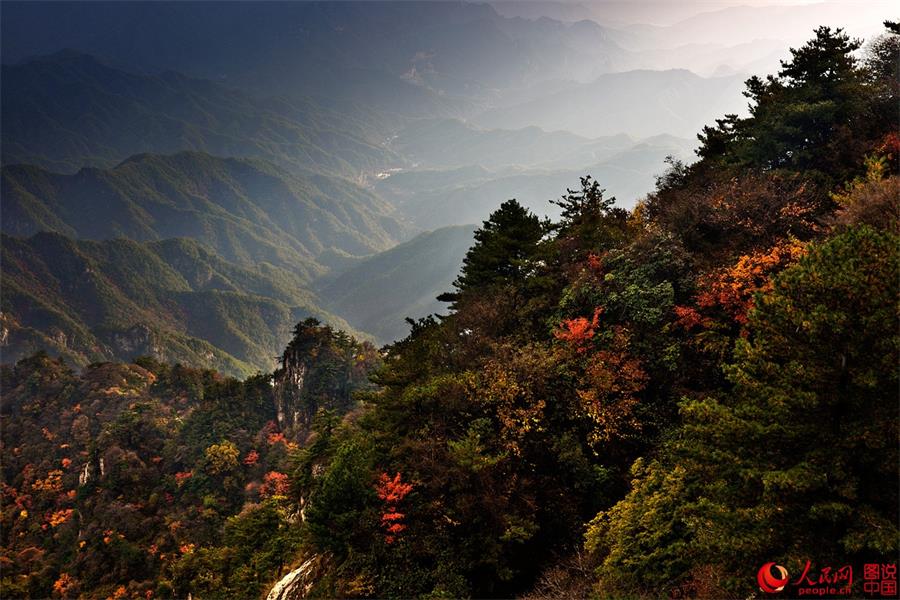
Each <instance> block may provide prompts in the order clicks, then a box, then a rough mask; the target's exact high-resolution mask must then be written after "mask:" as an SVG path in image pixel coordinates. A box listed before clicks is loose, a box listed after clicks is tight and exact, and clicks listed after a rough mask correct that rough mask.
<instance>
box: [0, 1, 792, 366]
mask: <svg viewBox="0 0 900 600" xmlns="http://www.w3.org/2000/svg"><path fill="white" fill-rule="evenodd" d="M594 8H595V7H592V6H589V5H585V6H580V5H577V4H574V3H552V2H550V3H532V4H529V5H528V6H518V7H516V6H513V5H512V4H510V5H503V6H500V5H497V6H492V5H489V4H483V3H468V2H414V3H410V2H402V3H390V2H388V3H384V2H342V3H327V2H326V3H320V2H303V3H299V2H298V3H240V2H235V3H220V4H217V5H216V9H215V10H210V5H208V4H206V3H191V2H178V3H174V2H170V3H156V2H130V3H84V2H46V3H28V2H4V4H3V19H2V21H0V29H2V36H0V39H2V41H0V44H2V55H3V65H2V73H0V77H2V82H3V85H2V87H0V107H2V110H0V121H2V127H0V143H2V154H0V160H2V164H3V167H2V183H0V194H2V217H3V218H2V223H0V229H2V232H3V234H4V238H3V253H4V254H3V256H4V261H3V265H2V272H3V279H4V285H3V289H2V290H0V296H2V305H3V315H2V319H3V330H2V339H3V342H2V349H3V353H4V360H15V359H16V358H19V357H21V356H23V355H25V354H27V353H28V352H31V351H32V350H35V349H39V348H48V349H52V350H53V351H54V352H56V353H59V354H62V355H64V356H66V357H68V358H69V359H71V360H72V361H74V362H75V363H77V364H85V363H87V362H91V361H96V360H109V359H113V358H115V359H130V358H132V357H133V356H134V355H135V354H136V353H140V352H150V353H151V354H154V355H156V356H157V357H159V358H162V359H165V360H171V361H184V362H187V363H195V364H197V365H200V366H212V367H215V368H218V369H221V370H223V371H226V372H228V373H232V374H237V375H245V374H247V373H250V372H252V371H253V370H255V369H263V370H265V369H269V368H271V366H272V364H273V363H272V359H273V357H274V354H275V353H277V351H278V350H279V349H280V348H281V347H283V346H284V344H285V343H286V341H287V339H288V337H289V333H290V327H291V324H292V323H294V322H296V321H297V320H298V319H299V318H300V317H305V316H310V315H312V316H316V317H317V318H320V319H322V320H324V321H326V322H328V323H330V324H332V325H334V326H336V327H339V328H345V329H347V328H349V329H350V330H353V331H355V333H356V334H358V335H359V336H360V337H364V338H368V339H371V340H373V341H375V342H378V343H387V342H391V341H393V340H396V339H398V338H399V337H402V336H403V335H404V334H405V333H406V331H407V330H408V324H407V323H406V321H405V318H406V317H414V318H418V317H421V316H424V315H426V314H428V313H429V312H434V311H438V312H440V311H443V310H445V306H444V305H442V304H441V303H439V302H437V301H436V300H435V296H436V295H437V294H439V293H441V292H444V291H447V290H448V288H449V286H450V284H451V282H452V281H453V279H454V277H455V276H456V274H457V271H458V269H459V266H460V264H461V261H462V258H463V256H464V254H465V252H466V249H467V248H468V246H469V245H470V243H471V239H472V238H471V233H472V228H473V226H474V225H475V224H478V223H480V222H481V221H483V220H485V219H487V218H488V216H489V215H490V213H491V211H493V210H494V209H495V208H496V207H497V206H498V205H499V204H500V203H501V202H503V201H505V200H507V199H509V198H512V197H515V198H518V199H519V200H520V202H522V204H523V205H525V206H527V207H528V208H530V209H531V210H533V211H534V212H535V213H537V214H539V215H542V216H543V215H547V216H555V212H554V211H555V207H554V206H553V205H551V204H550V203H549V200H551V199H553V198H556V197H558V196H559V195H560V194H561V193H563V192H564V190H565V189H566V188H568V187H576V186H577V185H578V181H579V177H581V176H583V175H585V174H591V175H593V176H594V178H595V179H597V180H598V181H599V182H600V184H601V186H602V187H604V188H606V190H607V196H615V197H616V199H617V202H618V204H619V205H620V206H624V207H629V206H632V205H633V204H634V203H635V202H636V201H638V200H639V199H640V198H641V197H642V196H643V195H645V194H646V193H647V192H648V191H649V190H651V189H652V187H653V185H654V181H655V176H656V175H658V174H659V173H661V172H662V171H663V170H664V169H665V162H664V160H665V158H666V157H667V156H673V157H675V158H678V159H681V160H686V161H690V160H691V158H692V151H693V150H694V148H695V146H696V141H695V140H694V134H695V132H696V131H698V130H699V129H700V128H701V127H702V126H703V125H705V124H708V123H710V122H711V121H712V119H713V118H715V117H718V116H721V114H723V113H726V112H740V111H742V110H744V104H745V101H746V100H745V99H744V98H743V97H742V96H741V95H740V93H739V92H740V89H741V85H742V83H741V82H742V80H743V78H744V77H745V73H744V70H745V66H746V65H751V64H754V61H765V60H769V58H770V55H771V54H772V53H773V52H776V51H777V50H778V49H779V48H780V46H779V44H781V43H782V42H781V41H779V40H769V41H766V42H765V43H762V42H760V43H757V42H752V43H751V40H748V39H743V38H742V37H741V36H740V35H737V34H735V35H733V36H724V37H723V36H722V35H718V34H716V35H718V37H716V35H713V34H712V33H710V32H704V27H707V26H712V25H715V26H716V27H720V28H723V27H725V24H726V23H727V21H728V19H729V18H730V17H733V16H743V17H746V18H747V19H748V23H751V24H752V26H753V27H754V28H757V29H758V27H759V24H760V23H761V22H763V21H764V20H765V19H764V17H760V15H766V14H770V13H769V12H766V11H765V10H762V12H760V11H759V10H756V9H748V10H747V11H743V12H741V11H736V12H735V11H731V12H729V11H711V12H709V13H708V14H697V15H693V16H690V17H689V18H686V19H683V21H684V22H681V21H679V20H678V19H676V18H674V17H672V18H669V17H668V16H667V17H666V19H667V22H666V23H662V22H660V23H654V24H643V25H635V24H633V23H629V22H628V19H627V18H626V16H627V14H629V12H628V11H629V8H628V6H627V5H626V4H623V3H617V4H616V8H615V10H611V11H610V12H608V15H619V17H621V18H619V17H617V18H616V19H611V20H604V19H602V18H600V17H598V16H597V14H596V12H595V10H594ZM670 8H671V7H668V8H665V10H664V11H663V12H664V13H665V14H666V15H669V13H672V14H675V12H677V11H674V12H673V11H672V10H670ZM548 11H549V12H548ZM661 14H662V13H661ZM808 14H809V11H805V10H799V9H798V10H796V11H787V12H786V13H785V15H787V16H788V17H789V18H790V19H792V23H794V25H796V23H797V22H800V21H802V20H803V19H805V18H807V16H808ZM670 16H671V15H670ZM666 19H664V20H666ZM793 28H794V26H793V25H792V28H789V29H791V30H793ZM783 29H785V28H781V29H778V31H782V30H783ZM773 31H774V30H773ZM670 42H671V43H670ZM672 43H674V45H672ZM682 63H686V64H690V65H693V67H695V71H702V73H703V75H704V76H701V75H699V74H697V73H696V72H692V71H690V70H687V69H685V68H671V67H679V66H684V65H683V64H682ZM693 67H692V68H693ZM712 74H714V75H716V76H710V75H712Z"/></svg>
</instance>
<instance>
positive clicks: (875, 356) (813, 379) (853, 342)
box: [587, 227, 900, 593]
mask: <svg viewBox="0 0 900 600" xmlns="http://www.w3.org/2000/svg"><path fill="white" fill-rule="evenodd" d="M898 241H900V240H898V238H897V237H896V236H895V235H892V234H888V233H879V232H877V231H875V230H873V229H871V228H867V227H862V228H858V229H854V230H850V231H848V232H846V233H843V234H841V235H838V236H835V237H834V238H832V239H830V240H828V241H826V242H824V243H822V244H818V245H815V246H813V247H812V248H811V250H810V252H809V254H808V256H806V257H805V258H803V259H801V261H800V263H799V264H797V265H796V266H794V267H790V268H788V269H787V270H785V271H784V272H783V273H782V274H781V275H779V276H778V277H777V278H776V279H775V283H774V289H773V290H772V292H771V293H768V294H765V295H762V296H761V297H760V298H759V302H758V304H757V307H756V309H755V310H754V311H753V312H752V313H751V315H750V325H749V332H750V335H749V337H748V338H747V339H745V340H739V341H738V344H737V346H736V350H735V356H734V361H735V362H734V363H733V364H732V365H730V366H729V367H728V370H727V371H728V378H729V380H730V381H731V382H732V383H733V385H734V390H733V391H732V392H731V393H729V394H727V395H724V396H722V397H721V398H718V399H717V398H702V399H697V400H687V401H685V402H684V403H683V405H682V414H683V417H684V420H685V423H684V426H683V428H682V430H681V432H680V433H679V435H678V436H677V437H675V438H673V439H672V440H671V441H670V442H669V443H667V444H666V446H665V447H664V450H663V454H662V457H661V459H660V460H654V461H650V462H649V463H646V464H644V463H640V462H639V463H636V465H635V467H634V469H633V476H634V483H633V490H632V492H631V493H630V494H629V495H628V496H627V497H626V498H625V500H623V501H622V502H620V503H619V504H618V505H616V507H614V508H613V509H611V510H610V511H607V512H605V513H601V515H599V516H598V517H597V518H596V519H595V520H594V523H593V524H592V526H591V529H590V530H589V533H588V538H587V539H588V546H589V548H590V549H591V550H593V551H595V552H599V553H600V554H601V555H602V556H603V557H604V562H603V564H602V566H601V568H600V578H601V583H602V586H603V587H604V589H606V590H607V591H608V592H609V593H621V592H622V591H623V590H633V589H651V590H656V591H657V592H662V591H664V590H668V591H671V590H673V589H675V588H676V587H677V586H678V585H680V584H684V583H690V579H691V578H692V577H693V576H696V575H699V573H700V572H701V568H702V567H705V566H708V565H713V566H715V567H717V568H719V569H722V570H723V571H724V572H726V573H729V574H734V575H732V579H731V580H730V581H729V586H731V587H733V588H734V590H735V591H740V593H747V592H749V591H751V590H752V579H751V578H750V577H742V578H737V577H734V576H735V575H737V574H741V573H746V572H747V571H748V569H750V568H751V567H752V566H753V565H757V564H762V563H763V562H765V561H766V560H778V561H779V562H780V564H784V565H787V566H788V568H789V569H791V568H794V569H799V568H800V567H801V565H802V564H803V563H804V562H805V560H806V559H807V558H810V559H813V560H816V561H821V562H823V563H825V564H828V563H830V562H854V560H855V561H856V562H864V561H866V560H869V559H872V560H875V559H876V557H878V556H888V555H892V554H893V553H895V552H896V551H897V539H898V530H897V521H898V514H897V503H898V489H897V486H896V485H895V482H896V476H895V475H896V467H897V462H898V455H897V448H896V439H897V435H898V431H897V423H898V414H897V406H896V402H895V401H894V400H895V399H896V389H897V385H898V373H897V368H896V365H897V361H898V358H900V336H897V334H896V328H895V324H896V322H897V318H898V311H897V304H896V298H897V294H898V291H900V290H898V286H897V281H898V279H897V275H898V273H900V264H898V259H897V253H896V248H897V243H898ZM890 332H893V333H890ZM823 348H827V349H828V351H827V352H823V351H822V350H823ZM888 482H893V483H888ZM732 557H733V558H732Z"/></svg>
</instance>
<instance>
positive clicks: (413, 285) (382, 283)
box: [320, 225, 473, 342]
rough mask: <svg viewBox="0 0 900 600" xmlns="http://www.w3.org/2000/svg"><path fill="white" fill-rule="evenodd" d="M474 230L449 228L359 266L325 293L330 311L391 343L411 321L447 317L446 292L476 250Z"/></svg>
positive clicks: (382, 340) (347, 271)
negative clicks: (439, 314) (437, 315)
mask: <svg viewBox="0 0 900 600" xmlns="http://www.w3.org/2000/svg"><path fill="white" fill-rule="evenodd" d="M472 231H473V227H472V226H467V225H463V226H458V227H445V228H443V229H438V230H436V231H430V232H428V233H423V234H421V235H419V236H418V237H416V238H414V239H412V240H410V241H408V242H406V243H404V244H400V245H399V246H396V247H394V248H391V249H390V250H388V251H386V252H382V253H380V254H376V255H375V256H372V257H369V258H367V259H365V260H362V261H360V262H358V263H357V264H356V265H354V266H352V267H351V268H349V269H348V270H346V271H345V272H344V273H343V274H341V275H340V276H339V277H338V278H337V279H336V280H335V281H333V282H331V283H329V284H327V285H326V286H325V287H324V288H323V289H322V290H321V292H320V296H321V298H322V301H323V302H324V303H325V305H326V306H328V307H329V310H331V311H333V312H335V313H337V314H339V315H341V316H343V317H344V318H345V319H347V321H349V322H350V323H351V324H352V325H353V326H354V327H356V328H357V329H359V330H361V331H366V332H368V333H371V334H372V335H374V336H375V338H376V339H377V340H378V341H379V342H391V341H394V340H397V339H400V338H402V337H404V336H405V335H406V334H407V333H408V332H409V324H408V323H407V322H406V320H405V319H406V318H407V317H409V318H414V319H418V318H421V317H424V316H426V315H429V314H432V313H437V312H446V310H447V305H446V304H444V303H442V302H438V301H437V300H436V298H437V296H438V294H441V293H443V292H446V291H447V290H449V289H450V286H451V284H452V283H453V278H454V277H456V274H457V273H458V272H459V267H460V265H461V264H462V259H463V257H464V256H465V254H466V251H467V250H468V249H469V246H471V245H472Z"/></svg>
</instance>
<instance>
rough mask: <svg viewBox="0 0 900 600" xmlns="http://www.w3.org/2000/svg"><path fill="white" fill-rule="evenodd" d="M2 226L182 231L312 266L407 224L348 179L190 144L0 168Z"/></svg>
mask: <svg viewBox="0 0 900 600" xmlns="http://www.w3.org/2000/svg"><path fill="white" fill-rule="evenodd" d="M2 194H3V223H2V227H3V231H4V232H6V233H10V234H13V235H18V236H29V235H32V234H33V233H35V232H37V231H41V230H50V231H58V232H60V233H64V234H66V235H69V236H73V237H79V238H89V239H108V238H113V237H128V238H131V239H134V240H138V241H151V240H159V239H164V238H170V237H188V238H193V239H196V240H198V241H200V242H203V243H205V244H206V245H208V246H210V247H211V248H213V249H215V251H216V252H217V253H218V254H220V255H221V256H222V257H223V258H225V259H226V260H228V261H229V262H235V263H238V264H241V265H243V266H252V265H254V264H256V263H257V262H269V263H272V264H275V265H278V266H281V267H285V268H287V269H290V270H295V271H297V272H298V273H301V274H302V275H304V277H309V276H312V275H314V274H316V273H318V272H320V270H321V269H320V268H319V267H318V266H317V265H315V264H314V263H313V262H312V261H313V259H314V258H315V257H316V256H317V255H318V254H320V253H321V252H323V251H325V250H328V249H332V248H334V249H338V250H343V251H346V252H349V253H351V254H369V253H372V252H375V251H379V250H384V249H386V248H388V247H390V246H392V245H393V244H395V243H396V242H397V241H398V240H400V239H402V238H403V237H404V236H405V235H406V232H407V231H408V229H407V228H406V227H405V226H404V225H402V224H401V223H400V222H399V221H398V219H397V217H396V216H395V214H394V212H393V209H392V207H391V206H390V205H388V204H387V203H385V202H384V201H382V200H380V199H379V198H378V197H377V196H375V195H373V194H372V193H370V192H368V191H366V190H364V189H362V188H360V187H358V186H356V185H353V184H352V183H349V182H347V181H345V180H341V179H333V178H329V177H326V176H323V175H310V176H301V175H296V174H289V173H287V172H286V171H284V170H282V169H279V168H277V167H275V166H273V165H271V164H267V163H265V162H261V161H251V160H243V159H231V158H229V159H225V158H217V157H213V156H210V155H207V154H202V153H196V152H182V153H179V154H174V155H168V156H159V155H152V154H142V155H137V156H133V157H131V158H130V159H128V160H126V161H125V162H123V163H121V164H119V165H118V166H116V167H115V168H113V169H108V170H101V169H82V170H80V171H79V172H78V173H76V174H74V175H61V174H57V173H51V172H48V171H45V170H43V169H40V168H37V167H33V166H27V165H14V166H8V167H4V168H3V182H2Z"/></svg>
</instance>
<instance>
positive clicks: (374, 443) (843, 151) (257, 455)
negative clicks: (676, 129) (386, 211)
mask: <svg viewBox="0 0 900 600" xmlns="http://www.w3.org/2000/svg"><path fill="white" fill-rule="evenodd" d="M886 27H887V32H886V33H885V34H884V35H883V36H882V37H880V38H878V39H876V40H873V41H872V42H871V43H870V44H868V45H867V46H866V47H865V48H862V43H861V42H860V41H857V40H854V39H852V38H850V37H848V36H847V35H846V34H845V33H844V32H842V31H841V30H833V29H829V28H827V27H822V28H819V29H818V30H816V31H815V33H814V37H813V38H812V39H811V40H809V41H808V42H807V43H806V44H805V45H803V46H802V47H799V48H796V49H794V50H792V51H791V56H789V57H787V58H786V59H785V60H784V61H783V63H782V68H781V70H780V71H779V72H778V73H777V74H776V75H771V76H768V77H766V78H757V77H754V78H751V79H749V80H748V81H747V83H746V92H745V95H746V96H747V98H748V99H749V101H750V113H749V115H748V116H745V117H739V116H736V115H726V116H724V117H723V118H722V119H720V120H718V121H717V122H716V124H715V125H713V126H709V127H706V128H704V130H703V131H702V133H701V134H700V141H701V146H700V149H699V151H698V155H699V160H698V161H697V162H694V163H693V164H685V163H682V162H680V161H678V160H672V161H670V163H669V165H668V169H667V170H666V171H665V172H664V173H663V174H662V175H661V176H660V177H659V178H658V181H657V184H656V189H655V191H654V192H652V193H651V194H649V195H648V196H647V198H646V199H645V200H643V201H642V202H640V203H639V204H638V205H637V206H636V207H635V208H634V209H632V210H625V209H623V208H619V207H617V206H616V205H615V202H614V199H613V198H611V197H607V195H606V194H605V193H604V190H603V189H602V186H603V182H602V181H595V180H594V179H592V178H591V177H589V176H585V177H584V178H582V179H581V182H580V185H577V186H575V187H574V189H570V190H567V191H566V192H565V193H564V194H563V195H562V196H561V197H560V198H559V199H558V200H555V201H554V202H555V204H556V207H557V208H558V214H559V215H560V217H559V218H558V219H554V220H549V219H544V218H540V217H538V216H537V215H535V214H533V213H532V212H531V211H530V210H529V209H527V208H525V207H524V206H523V205H521V204H520V203H519V202H517V201H515V200H509V201H507V202H505V203H503V204H502V205H501V206H499V207H498V208H497V210H496V211H495V212H493V213H492V214H491V216H490V218H489V219H488V220H486V221H485V222H484V223H483V224H482V225H481V226H480V227H479V228H478V229H477V230H476V231H475V242H474V245H473V246H472V247H471V248H470V249H469V251H468V253H467V254H466V258H465V261H464V263H463V267H462V269H461V271H460V273H459V276H458V278H457V279H456V281H455V283H454V285H453V289H452V290H447V292H446V293H444V294H443V295H442V296H441V297H440V298H441V300H442V301H444V302H446V303H447V305H446V306H447V310H446V311H445V312H446V314H445V315H443V316H431V317H427V318H424V319H420V320H417V321H414V322H413V323H411V332H410V334H409V335H408V336H407V337H406V338H404V339H402V340H400V341H398V342H395V343H393V344H390V345H387V346H385V347H383V348H382V349H380V350H379V349H376V348H375V347H374V346H373V345H372V344H371V343H369V342H365V341H358V340H356V339H354V338H353V337H351V336H350V335H348V334H346V333H343V332H341V331H338V330H335V329H333V328H331V327H329V326H326V325H322V324H320V323H319V322H318V321H316V320H314V319H307V320H304V321H302V322H300V323H299V324H298V325H297V326H296V328H295V329H294V335H293V339H292V341H291V342H290V344H289V345H288V346H287V347H286V348H285V349H284V351H283V354H282V356H281V364H280V367H279V368H278V369H277V370H276V371H275V372H274V373H271V374H257V375H255V376H251V377H249V378H246V379H244V380H243V381H240V380H237V379H233V378H230V377H226V376H223V375H221V374H218V373H217V372H215V371H211V370H201V369H196V368H190V367H187V366H182V365H170V364H165V363H163V362H160V361H157V360H154V359H150V358H141V359H137V360H135V361H134V362H133V363H129V364H125V363H111V362H106V363H94V364H91V365H89V366H88V367H85V368H84V369H83V370H80V371H75V370H73V369H72V368H71V367H70V366H67V364H66V363H65V361H64V360H63V359H59V358H52V357H50V356H48V355H47V354H43V353H39V354H36V355H34V356H31V357H29V358H26V359H23V360H21V361H19V362H18V363H17V364H15V365H14V366H13V365H6V366H4V367H3V371H2V389H3V403H2V414H0V419H2V420H0V424H2V455H3V465H2V482H0V483H2V528H0V536H2V554H0V573H2V575H0V577H2V582H0V584H2V595H3V596H4V597H51V596H53V597H79V596H83V597H91V598H94V597H96V598H107V597H110V598H170V597H181V598H183V597H187V596H188V595H189V594H190V595H191V597H195V598H255V597H264V596H265V595H266V594H267V593H268V592H269V591H270V590H272V588H273V586H274V585H275V584H276V582H278V581H279V580H281V579H282V577H284V576H285V575H287V574H288V573H289V572H291V571H292V570H294V569H296V568H297V567H300V566H301V565H302V566H303V570H302V573H301V575H302V577H298V578H296V579H295V580H294V582H293V587H292V588H291V589H290V590H288V591H289V592H290V594H293V595H296V596H299V595H303V596H309V597H384V598H392V597H398V598H410V597H420V596H421V597H431V598H440V597H480V598H484V597H513V596H525V597H529V598H584V597H592V596H594V597H600V598H606V597H615V598H621V597H629V598H630V597H635V598H642V597H646V598H657V597H672V598H684V597H700V598H721V597H735V598H737V597H740V598H747V597H750V596H751V594H754V593H756V594H758V593H759V591H758V584H757V580H756V575H757V571H758V570H759V568H760V565H763V564H764V563H767V562H770V561H775V562H777V563H778V564H779V565H784V567H785V568H786V569H787V570H788V572H790V573H791V574H792V577H793V576H796V574H799V573H800V572H802V571H803V566H804V565H805V564H807V561H810V562H811V563H812V564H813V568H821V567H823V566H826V565H844V564H852V565H859V567H858V568H860V569H861V567H862V564H864V563H870V562H881V563H885V562H895V561H896V557H897V555H898V549H900V548H898V546H900V544H898V541H900V530H898V522H900V515H898V504H900V484H898V480H900V473H898V465H900V456H898V404H897V390H898V385H900V373H898V361H900V335H898V328H897V324H898V301H897V299H898V292H900V265H898V261H900V255H898V251H897V250H898V242H900V237H898V236H900V222H898V201H897V200H898V194H900V178H898V171H900V131H898V119H897V106H898V101H900V72H898V69H900V62H898V54H900V26H898V24H896V23H892V22H887V23H886ZM853 586H854V587H853V594H854V595H855V596H862V595H863V587H862V586H863V581H862V578H861V577H857V578H855V579H854V580H853ZM276 591H278V590H276ZM273 593H274V592H273ZM291 597H293V596H291ZM281 598H282V596H279V598H278V600H281Z"/></svg>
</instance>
